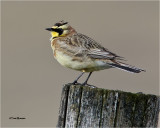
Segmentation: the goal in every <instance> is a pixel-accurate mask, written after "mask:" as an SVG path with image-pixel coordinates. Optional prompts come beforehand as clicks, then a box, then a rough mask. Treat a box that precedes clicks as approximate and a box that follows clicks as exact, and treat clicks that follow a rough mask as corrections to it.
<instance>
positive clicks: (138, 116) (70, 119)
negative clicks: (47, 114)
mask: <svg viewBox="0 0 160 128" xmlns="http://www.w3.org/2000/svg"><path fill="white" fill-rule="evenodd" d="M159 111H160V97H159V96H155V95H146V94H140V93H138V94H135V93H130V92H123V91H118V90H115V91H114V90H106V89H100V88H91V87H89V86H82V85H72V84H66V85H65V86H64V87H63V89H62V95H61V103H60V110H59V117H58V124H57V127H60V128H63V127H66V128H76V127H78V128H88V127H92V128H98V127H100V128H106V127H157V126H158V116H159Z"/></svg>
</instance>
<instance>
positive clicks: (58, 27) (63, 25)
mask: <svg viewBox="0 0 160 128" xmlns="http://www.w3.org/2000/svg"><path fill="white" fill-rule="evenodd" d="M71 29H73V28H72V27H71V26H70V25H69V24H68V22H64V21H60V22H58V23H56V24H55V25H54V26H52V27H51V28H46V30H48V31H50V32H51V36H52V38H56V37H64V36H67V35H68V34H69V33H70V32H71Z"/></svg>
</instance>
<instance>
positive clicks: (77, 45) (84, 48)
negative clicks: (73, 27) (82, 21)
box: [61, 33, 123, 60]
mask: <svg viewBox="0 0 160 128" xmlns="http://www.w3.org/2000/svg"><path fill="white" fill-rule="evenodd" d="M61 42H62V43H63V42H66V43H64V44H63V45H62V44H61V48H64V50H67V52H70V53H72V54H73V55H75V56H88V57H90V58H93V59H110V60H114V59H116V60H123V57H120V56H118V55H116V54H115V53H112V52H110V51H109V50H108V49H106V48H104V47H103V46H101V45H100V44H99V43H97V42H96V41H95V40H93V39H92V38H90V37H88V36H86V35H83V34H80V33H75V34H73V35H72V36H68V37H67V38H62V39H61Z"/></svg>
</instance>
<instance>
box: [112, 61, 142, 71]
mask: <svg viewBox="0 0 160 128" xmlns="http://www.w3.org/2000/svg"><path fill="white" fill-rule="evenodd" d="M109 65H110V66H112V67H115V68H119V69H121V70H125V71H128V72H132V73H140V72H141V71H145V70H143V69H140V68H136V67H134V66H131V65H128V64H125V63H122V62H118V63H109Z"/></svg>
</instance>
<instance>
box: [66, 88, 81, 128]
mask: <svg viewBox="0 0 160 128" xmlns="http://www.w3.org/2000/svg"><path fill="white" fill-rule="evenodd" d="M81 95H82V87H81V86H78V85H77V86H74V85H71V86H70V90H69V94H68V104H67V115H66V124H65V127H66V128H75V127H77V121H78V116H79V111H80V102H81Z"/></svg>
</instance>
